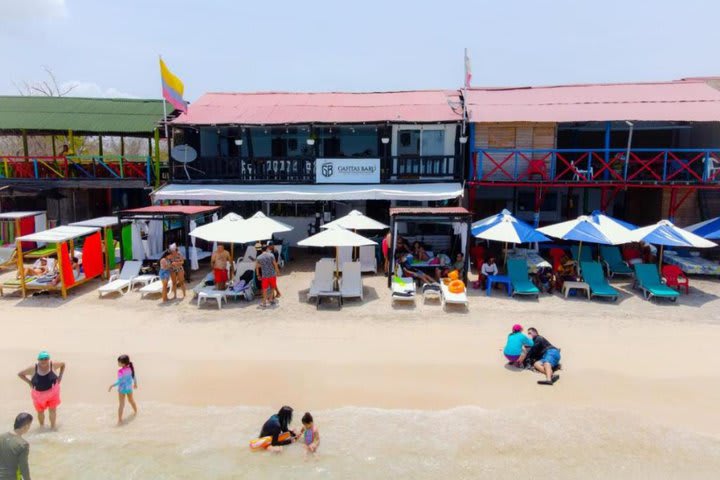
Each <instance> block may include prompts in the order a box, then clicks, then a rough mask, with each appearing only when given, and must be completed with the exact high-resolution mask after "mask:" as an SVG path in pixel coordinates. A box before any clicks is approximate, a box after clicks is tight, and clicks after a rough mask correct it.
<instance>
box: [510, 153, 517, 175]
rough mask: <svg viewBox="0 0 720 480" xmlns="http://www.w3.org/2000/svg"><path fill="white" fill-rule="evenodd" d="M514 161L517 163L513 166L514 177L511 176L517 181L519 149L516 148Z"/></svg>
mask: <svg viewBox="0 0 720 480" xmlns="http://www.w3.org/2000/svg"><path fill="white" fill-rule="evenodd" d="M513 163H514V164H515V165H514V166H513V178H511V180H513V181H515V180H517V178H518V151H517V150H515V152H513Z"/></svg>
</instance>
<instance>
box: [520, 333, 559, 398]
mask: <svg viewBox="0 0 720 480" xmlns="http://www.w3.org/2000/svg"><path fill="white" fill-rule="evenodd" d="M528 335H529V336H530V338H532V340H533V346H532V347H531V348H530V351H529V352H528V354H527V357H528V358H529V359H530V360H531V361H532V362H533V367H534V368H535V370H537V371H538V372H540V373H544V374H545V380H539V381H538V383H539V384H540V385H552V384H554V383H555V382H557V381H558V380H559V379H560V375H555V374H553V372H554V370H555V368H557V366H558V365H560V349H559V348H556V347H555V346H554V345H553V344H552V343H550V342H549V341H548V340H547V339H546V338H545V337H542V336H540V334H538V331H537V329H536V328H534V327H530V328H528Z"/></svg>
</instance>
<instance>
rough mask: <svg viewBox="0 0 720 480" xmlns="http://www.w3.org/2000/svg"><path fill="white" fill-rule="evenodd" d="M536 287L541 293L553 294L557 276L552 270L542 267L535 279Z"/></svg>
mask: <svg viewBox="0 0 720 480" xmlns="http://www.w3.org/2000/svg"><path fill="white" fill-rule="evenodd" d="M534 280H535V286H536V287H538V290H540V291H541V292H547V293H550V294H552V293H553V285H554V284H555V283H556V282H555V275H554V274H553V271H552V268H550V267H540V268H539V269H538V271H537V273H536V274H535V277H534Z"/></svg>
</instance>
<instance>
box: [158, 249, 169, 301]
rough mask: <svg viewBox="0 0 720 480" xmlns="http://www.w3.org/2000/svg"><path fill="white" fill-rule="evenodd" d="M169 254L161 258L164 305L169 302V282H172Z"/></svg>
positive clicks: (166, 253)
mask: <svg viewBox="0 0 720 480" xmlns="http://www.w3.org/2000/svg"><path fill="white" fill-rule="evenodd" d="M168 255H169V252H165V253H163V256H162V258H160V281H161V282H162V301H163V303H165V302H167V300H168V282H169V281H170V260H169V259H168Z"/></svg>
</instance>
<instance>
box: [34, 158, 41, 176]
mask: <svg viewBox="0 0 720 480" xmlns="http://www.w3.org/2000/svg"><path fill="white" fill-rule="evenodd" d="M33 170H34V171H35V179H38V178H40V175H39V172H38V161H37V158H33Z"/></svg>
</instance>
